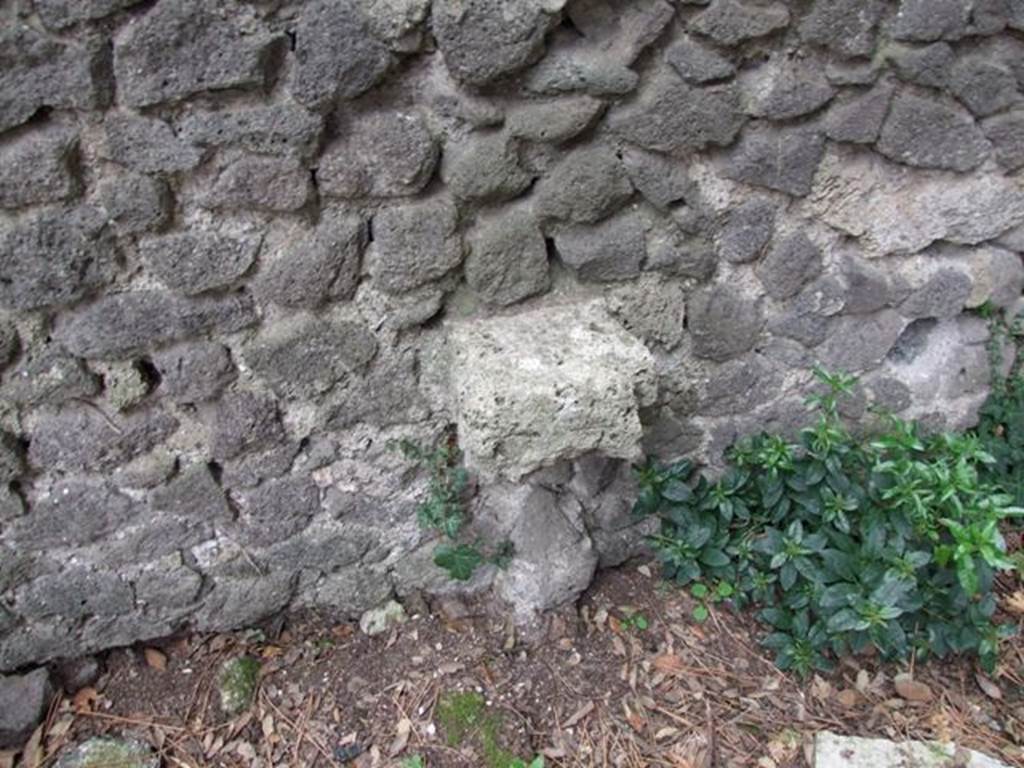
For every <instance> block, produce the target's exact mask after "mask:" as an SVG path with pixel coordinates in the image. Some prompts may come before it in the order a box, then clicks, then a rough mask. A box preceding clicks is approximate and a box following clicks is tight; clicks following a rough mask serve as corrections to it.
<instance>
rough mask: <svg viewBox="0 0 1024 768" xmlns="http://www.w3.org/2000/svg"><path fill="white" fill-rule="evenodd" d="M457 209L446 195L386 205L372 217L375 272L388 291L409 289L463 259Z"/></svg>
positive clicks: (377, 281) (398, 291)
mask: <svg viewBox="0 0 1024 768" xmlns="http://www.w3.org/2000/svg"><path fill="white" fill-rule="evenodd" d="M457 218H458V214H457V212H456V210H455V206H454V205H452V203H451V202H450V201H449V200H448V199H446V198H444V197H436V198H428V199H426V200H422V201H419V202H415V203H409V204H408V205H402V206H394V207H390V208H384V209H383V210H381V211H379V212H378V213H377V215H376V216H374V217H373V234H374V243H373V259H372V260H371V263H370V276H371V277H372V278H373V281H374V282H375V283H376V285H378V286H379V287H380V288H381V289H382V290H384V291H386V292H387V293H404V292H406V291H410V290H412V289H413V288H418V287H419V286H421V285H425V284H427V283H429V282H431V281H433V280H437V279H438V278H441V277H443V276H444V275H445V274H447V273H448V272H450V271H451V270H453V269H455V267H457V266H459V264H461V263H462V256H463V253H462V241H461V239H460V237H459V234H458V232H457V231H456V224H457Z"/></svg>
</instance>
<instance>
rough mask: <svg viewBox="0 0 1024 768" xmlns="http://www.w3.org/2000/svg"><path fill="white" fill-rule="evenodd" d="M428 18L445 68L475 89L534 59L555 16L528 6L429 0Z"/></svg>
mask: <svg viewBox="0 0 1024 768" xmlns="http://www.w3.org/2000/svg"><path fill="white" fill-rule="evenodd" d="M431 20H432V26H433V31H434V37H436V38H437V46H438V48H440V49H441V53H442V54H443V55H444V62H445V64H446V65H447V67H448V70H449V71H450V72H451V73H452V74H453V75H455V77H456V78H458V79H459V80H464V81H466V82H468V83H473V84H475V85H479V84H481V83H487V82H490V81H491V80H494V79H495V78H498V77H501V76H502V75H506V74H508V73H510V72H514V71H516V70H519V69H522V68H523V67H525V66H526V65H527V64H530V63H531V62H533V61H534V60H536V59H537V58H538V57H539V55H540V53H541V51H542V50H543V48H544V35H545V33H547V31H548V30H549V29H550V28H551V27H552V26H553V25H554V23H555V21H556V20H557V16H554V15H550V14H548V13H546V12H544V10H543V9H542V8H541V4H540V3H533V2H522V3H514V4H509V3H504V2H501V0H435V2H434V6H433V12H432V19H431Z"/></svg>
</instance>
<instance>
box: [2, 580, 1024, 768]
mask: <svg viewBox="0 0 1024 768" xmlns="http://www.w3.org/2000/svg"><path fill="white" fill-rule="evenodd" d="M1020 590H1021V584H1020V583H1019V582H1012V581H1008V582H1005V583H1003V584H1002V585H1001V593H1002V595H1001V597H1002V599H1003V606H1004V609H1005V610H1006V611H1007V617H1009V619H1010V620H1016V621H1017V623H1018V624H1021V623H1022V621H1024V592H1022V591H1020ZM1014 592H1016V595H1014ZM423 607H424V609H426V606H423ZM693 607H694V602H693V600H692V599H691V598H690V597H689V596H688V595H687V594H685V593H684V592H682V591H681V590H678V589H676V588H674V587H671V586H669V585H666V584H665V583H663V582H662V581H660V580H659V579H658V577H657V574H656V573H653V572H652V569H651V568H650V567H649V566H646V565H639V566H637V565H631V566H628V567H624V568H621V569H618V570H614V571H608V572H605V573H604V574H602V575H601V576H600V577H599V578H598V580H597V582H596V583H595V584H594V586H593V587H592V588H591V589H590V590H589V592H588V593H587V594H586V595H585V596H584V598H583V599H582V600H581V602H580V604H579V605H578V606H577V607H575V608H568V609H565V610H563V611H561V612H559V613H556V614H553V615H551V616H548V617H546V618H545V620H544V623H543V625H542V626H540V627H538V628H537V630H536V631H535V632H534V633H533V636H532V637H523V636H520V635H519V634H517V632H516V631H515V629H514V628H513V627H512V626H511V625H510V624H509V623H508V622H507V621H506V620H504V619H502V618H500V617H496V616H495V615H493V613H492V612H491V610H490V608H491V606H488V605H487V604H486V603H462V602H457V601H452V600H448V601H445V602H443V603H441V604H439V605H435V606H433V608H434V610H433V611H432V612H428V611H427V610H424V611H423V612H421V613H418V614H414V615H413V616H411V617H410V619H409V620H408V621H407V622H406V623H405V624H403V625H401V626H399V627H397V628H396V629H394V630H393V631H391V632H390V633H389V634H385V635H381V636H377V637H372V638H371V637H366V636H364V635H363V634H362V633H361V632H360V631H359V629H358V627H355V626H353V625H351V624H337V625H332V624H330V623H329V622H326V621H324V620H323V619H321V618H318V617H315V616H306V617H291V618H290V619H289V620H288V623H287V625H279V626H272V627H268V628H265V629H264V630H263V631H251V632H240V633H232V634H221V635H213V636H199V635H195V636H189V637H183V638H175V639H169V640H167V641H165V642H162V643H158V644H153V645H150V646H147V647H139V648H133V649H126V650H120V651H116V652H113V653H111V654H108V656H107V658H106V661H105V663H106V672H105V673H104V675H103V676H102V677H101V678H100V680H99V681H98V682H97V683H96V684H95V685H94V686H92V687H90V688H86V689H83V690H82V691H80V692H79V693H78V694H77V695H75V696H73V697H64V698H62V699H61V700H59V701H58V702H56V703H55V705H54V707H53V710H52V712H51V715H50V717H49V718H48V721H47V723H46V724H45V726H44V728H42V729H41V730H40V732H38V733H37V735H36V742H37V743H36V745H32V744H30V745H29V747H30V749H34V750H35V754H34V757H35V759H36V760H37V763H36V764H37V765H48V764H49V763H50V761H51V760H52V759H53V755H54V754H55V753H57V752H59V750H60V748H61V747H62V746H63V745H65V744H67V743H69V742H70V741H72V740H77V739H81V738H84V737H86V736H89V735H93V734H99V733H118V734H125V733H127V734H131V735H134V736H137V737H139V738H142V739H144V740H146V741H148V742H149V743H151V744H153V746H154V748H155V749H157V750H159V752H160V753H161V755H162V757H163V761H164V765H165V766H173V767H174V768H178V767H183V766H187V767H188V768H200V767H203V766H226V767H227V766H230V767H232V768H234V767H236V766H237V767H239V768H257V767H259V768H270V767H271V766H296V767H297V766H335V767H336V768H340V767H341V766H348V765H354V766H357V768H371V767H374V766H402V765H403V761H408V760H409V758H411V757H413V756H419V757H420V758H421V759H422V764H423V765H425V766H427V768H445V767H451V768H470V767H472V768H479V767H480V766H487V765H488V760H487V758H486V755H485V754H484V753H483V748H482V746H481V743H480V739H472V738H471V739H466V740H464V741H463V742H462V743H460V744H455V743H452V742H450V741H449V740H448V739H447V738H446V734H445V733H444V732H443V728H442V726H441V724H440V723H439V722H438V718H437V717H436V708H437V706H438V701H439V700H440V699H442V697H445V696H450V695H451V694H452V693H453V692H460V691H461V692H465V691H475V692H478V693H479V694H481V695H482V697H483V699H484V701H485V702H486V707H487V708H488V712H489V713H493V714H495V715H497V718H496V720H497V722H498V723H500V729H499V731H500V732H499V738H500V740H501V742H502V744H501V746H502V748H503V749H504V750H505V751H506V752H509V753H513V754H516V755H519V756H520V757H522V758H524V759H525V760H527V761H529V759H530V758H532V757H533V756H534V755H538V754H539V755H543V756H544V758H545V761H546V765H547V766H601V767H602V768H603V767H605V766H629V767H633V766H675V767H676V768H711V766H758V768H784V767H787V766H806V765H808V764H809V763H810V760H811V757H812V741H813V735H814V733H815V732H817V731H819V730H831V731H835V732H839V733H845V734H855V735H864V736H875V737H887V738H896V739H903V738H919V739H940V740H952V741H955V742H957V743H959V744H961V745H963V746H966V747H969V748H974V749H979V750H981V751H984V752H986V753H988V754H990V755H992V756H994V757H997V758H999V759H1001V760H1003V761H1004V762H1007V763H1008V764H1010V765H1021V766H1024V747H1022V745H1024V643H1022V642H1021V640H1020V639H1019V638H1018V639H1015V640H1012V641H1009V642H1008V643H1007V644H1006V646H1005V647H1004V650H1003V654H1002V663H1001V665H1000V668H999V670H998V671H997V674H995V675H992V676H984V675H981V674H980V673H978V671H977V669H976V667H975V666H974V665H973V664H972V663H971V662H969V661H968V660H963V659H958V660H947V661H940V662H931V663H928V664H917V665H910V666H909V667H897V666H894V665H883V664H880V663H878V662H877V660H876V659H874V658H871V657H858V658H851V659H846V660H844V661H843V662H842V663H841V664H840V665H839V666H838V668H837V669H836V670H835V671H833V672H831V673H829V674H822V675H818V676H815V677H812V678H811V679H809V680H801V679H800V678H798V677H797V676H795V675H790V674H784V673H782V672H780V671H778V670H777V669H776V668H775V667H774V665H773V664H772V663H771V660H770V658H769V657H768V655H767V654H766V653H765V652H764V650H763V649H762V648H760V647H759V645H758V644H757V638H758V637H759V636H760V633H761V628H760V627H758V625H757V623H756V622H755V621H753V620H752V619H750V618H749V617H748V616H745V615H742V614H736V613H734V612H733V611H732V610H731V609H730V608H729V607H727V606H725V605H722V604H719V605H713V606H711V610H710V616H709V618H708V619H707V620H706V621H705V622H703V623H698V622H697V621H695V620H694V619H693V617H692V615H691V612H692V610H693ZM634 612H635V613H634ZM629 615H640V616H642V617H643V619H644V621H642V622H639V623H641V624H643V623H646V628H645V629H641V628H640V627H638V626H636V623H637V622H633V623H632V624H630V623H629V622H628V621H625V622H624V621H623V619H625V618H626V617H627V616H629ZM241 653H245V654H250V655H252V656H254V657H256V658H258V659H260V660H261V663H262V672H261V683H260V687H259V691H258V693H257V696H256V699H255V702H254V704H253V706H252V707H251V708H250V709H249V711H247V712H246V713H244V714H242V715H240V716H237V717H234V718H231V719H227V718H225V716H223V715H222V714H221V713H220V711H219V707H218V702H217V694H216V680H217V675H218V670H219V668H220V666H221V664H222V663H223V662H224V661H225V660H226V659H228V658H231V657H232V656H236V655H238V654H241ZM906 671H910V672H912V674H913V676H914V678H915V679H916V680H917V681H919V682H921V683H923V684H924V686H926V688H920V687H918V688H917V690H916V694H917V695H916V696H915V698H920V699H921V700H915V701H912V700H908V699H906V698H904V697H902V696H901V695H899V693H898V692H897V691H896V690H895V688H894V684H893V678H894V676H895V675H896V674H898V673H900V672H906ZM32 757H33V755H31V754H29V755H28V758H29V759H31V758H32ZM0 762H2V761H0ZM25 764H31V763H27V762H26V763H25ZM405 764H406V765H408V764H409V763H405Z"/></svg>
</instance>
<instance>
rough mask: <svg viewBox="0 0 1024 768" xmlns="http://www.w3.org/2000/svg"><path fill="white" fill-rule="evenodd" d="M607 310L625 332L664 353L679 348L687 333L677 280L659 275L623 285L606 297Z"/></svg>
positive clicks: (681, 291) (684, 306)
mask: <svg viewBox="0 0 1024 768" xmlns="http://www.w3.org/2000/svg"><path fill="white" fill-rule="evenodd" d="M605 297H606V300H607V303H608V309H609V311H610V312H611V313H612V314H613V315H614V316H615V317H616V318H617V319H618V320H619V322H621V323H622V325H623V326H624V327H625V328H626V330H627V331H629V332H630V333H632V334H634V335H635V336H637V337H639V338H641V339H643V341H644V343H646V344H647V345H649V346H650V345H655V344H656V345H659V346H661V347H664V348H665V349H667V350H671V349H674V348H675V347H677V346H679V344H680V342H682V340H683V336H685V334H686V326H685V320H686V294H685V292H684V291H683V287H682V284H681V282H680V281H678V280H672V279H669V278H666V277H664V276H663V275H660V274H658V273H650V274H645V275H642V276H641V277H640V279H639V280H637V281H635V282H629V283H622V284H621V285H616V286H614V287H612V288H610V289H609V290H608V291H607V292H606V294H605Z"/></svg>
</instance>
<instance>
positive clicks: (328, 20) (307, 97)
mask: <svg viewBox="0 0 1024 768" xmlns="http://www.w3.org/2000/svg"><path fill="white" fill-rule="evenodd" d="M294 34H295V57H296V60H297V63H298V67H297V71H296V73H295V76H294V79H293V82H292V84H291V92H292V95H293V96H294V97H295V100H296V101H298V102H299V103H300V104H303V105H305V106H307V107H310V108H311V109H322V108H328V107H330V106H331V105H332V104H333V103H334V102H336V101H338V100H339V99H352V98H355V97H356V96H358V95H360V94H361V93H364V92H366V91H368V90H369V89H370V88H372V87H373V86H374V85H376V84H377V83H378V82H379V81H380V80H381V78H382V77H384V73H385V72H387V70H388V67H390V66H391V54H390V53H389V52H388V50H387V48H386V47H385V46H384V45H383V44H382V43H380V42H379V41H378V40H376V39H374V37H373V36H372V35H371V34H370V32H369V30H368V29H367V27H366V19H365V17H364V16H363V14H362V12H361V11H360V10H359V9H358V7H356V5H355V4H354V3H352V2H351V1H350V0H340V1H339V0H314V1H313V2H310V3H306V4H304V5H303V6H302V10H301V14H300V16H299V20H298V23H297V25H296V27H295V32H294Z"/></svg>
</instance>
